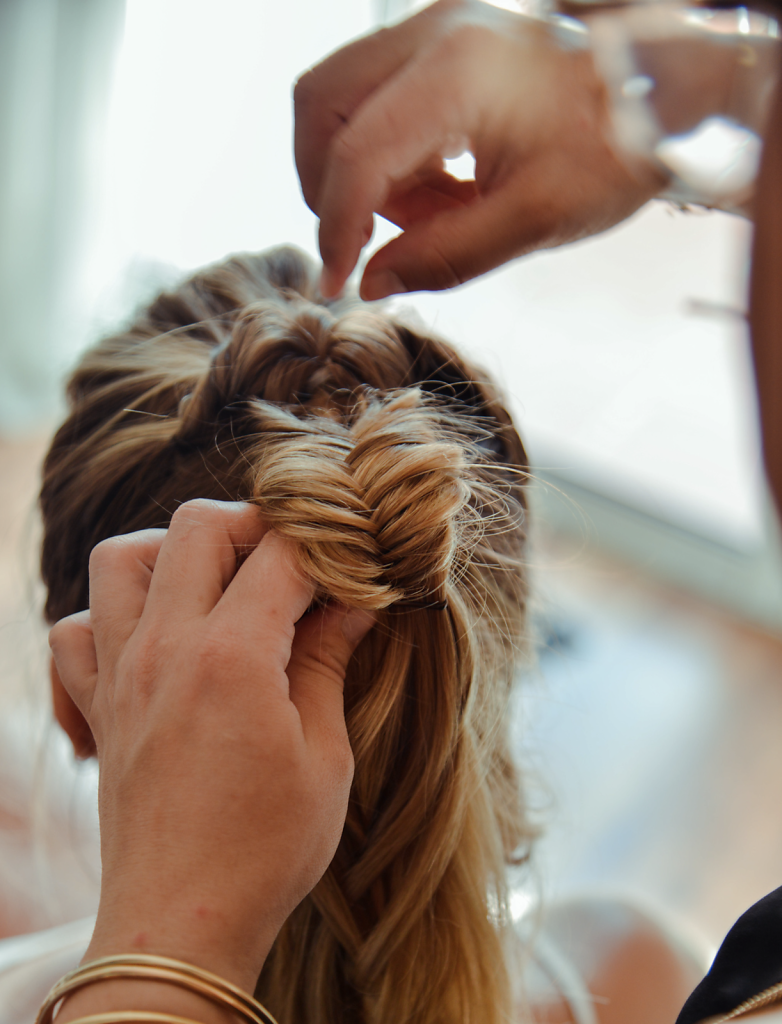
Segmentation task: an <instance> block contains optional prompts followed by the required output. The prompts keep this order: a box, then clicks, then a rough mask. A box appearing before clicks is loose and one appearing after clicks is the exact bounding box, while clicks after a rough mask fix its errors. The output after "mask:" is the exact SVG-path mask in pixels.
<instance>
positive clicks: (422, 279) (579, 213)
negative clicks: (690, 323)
mask: <svg viewBox="0 0 782 1024" xmlns="http://www.w3.org/2000/svg"><path fill="white" fill-rule="evenodd" d="M294 102H295V114H296V132H295V148H296V164H297V167H298V171H299V176H300V178H301V186H302V190H303V193H304V198H305V199H306V201H307V203H308V204H309V206H310V207H311V208H312V210H314V212H315V213H316V214H317V215H318V216H319V217H320V250H321V255H322V257H323V261H324V265H325V270H324V275H323V281H322V290H323V292H324V294H326V295H333V294H336V293H337V292H338V291H339V290H340V289H341V288H342V286H343V285H344V283H345V281H346V279H347V277H348V276H349V274H350V273H351V272H352V270H353V268H354V267H355V265H356V262H357V260H358V257H359V254H360V252H361V249H362V247H363V246H364V245H365V244H366V243H367V242H368V241H369V238H370V236H371V233H372V218H373V213H379V214H382V216H384V217H386V218H388V219H389V220H391V221H393V222H394V223H395V224H397V225H398V226H399V227H400V228H402V234H401V235H400V236H399V237H397V238H396V239H394V240H393V241H391V242H389V243H388V245H386V246H384V247H383V248H382V249H380V251H379V252H377V253H375V255H374V256H373V257H372V259H371V260H370V261H369V263H368V265H367V267H366V270H365V272H364V277H363V281H362V285H361V294H362V297H363V298H365V299H378V298H382V297H383V296H385V295H389V294H392V293H396V292H403V291H415V290H417V289H439V288H450V287H452V286H453V285H457V284H459V283H460V282H463V281H467V280H469V279H470V278H473V277H476V276H477V275H478V274H482V273H484V272H486V271H488V270H491V269H492V268H494V267H497V266H499V265H500V264H502V263H504V262H505V261H506V260H509V259H511V258H513V257H515V256H520V255H522V254H524V253H527V252H530V251H532V250H534V249H540V248H545V247H551V246H555V245H559V244H561V243H563V242H568V241H572V240H574V239H577V238H581V237H584V236H586V235H591V234H594V233H596V232H598V231H603V230H605V229H606V228H608V227H610V226H611V225H613V224H616V223H617V222H618V221H620V220H623V219H624V218H625V217H627V216H628V215H629V214H630V213H632V212H633V211H634V210H636V209H637V208H638V207H639V206H641V205H642V204H643V203H644V202H646V200H647V199H649V198H651V197H652V196H653V195H655V194H656V193H657V192H658V191H659V190H660V188H661V187H662V185H663V182H662V180H661V179H659V178H658V177H657V176H656V175H654V174H650V172H649V171H644V172H641V171H639V172H638V175H637V176H636V175H634V174H632V173H630V171H629V170H628V168H627V167H626V166H625V165H624V164H623V163H620V162H619V161H618V159H617V158H616V157H615V155H614V152H613V150H612V149H611V146H610V144H609V141H608V139H609V137H610V127H609V124H608V117H607V111H606V103H605V98H604V93H603V87H602V85H601V83H600V81H599V79H598V77H597V75H596V73H595V70H594V68H593V65H592V60H591V56H590V55H589V53H588V52H586V51H583V50H581V51H572V50H571V51H566V50H564V49H562V48H560V47H559V46H558V45H557V44H555V42H554V41H553V38H552V36H551V35H550V34H549V32H548V30H547V28H546V27H545V26H544V25H543V24H541V23H540V22H536V21H533V20H531V19H529V18H526V17H523V16H522V15H519V14H513V13H511V12H508V11H505V10H500V9H498V8H495V7H492V6H490V5H489V4H486V3H481V2H479V0H438V2H437V3H434V4H433V5H432V6H431V7H428V8H426V9H425V10H423V11H421V12H420V13H419V14H416V15H415V16H413V17H411V18H409V19H408V20H406V21H403V22H401V23H400V24H398V25H395V26H393V27H391V28H386V29H382V30H380V31H378V32H375V33H374V34H373V35H370V36H367V37H365V38H362V39H359V40H357V41H356V42H354V43H351V44H350V45H348V46H346V47H345V48H344V49H342V50H339V51H338V52H336V53H334V54H333V55H332V56H330V57H328V58H327V59H326V60H324V61H323V63H321V64H318V65H317V66H316V67H314V68H313V69H312V70H310V71H308V72H306V73H305V74H304V75H302V77H301V78H300V79H299V81H298V83H297V85H296V89H295V93H294ZM465 146H466V147H467V148H469V150H470V151H471V152H472V153H473V155H474V156H475V161H476V166H475V174H476V180H475V181H474V182H460V181H458V180H456V179H455V178H452V177H451V176H450V175H448V174H447V173H446V172H445V171H444V170H443V159H442V158H443V156H444V155H445V156H448V155H455V153H456V152H458V151H460V150H461V149H463V148H464V147H465Z"/></svg>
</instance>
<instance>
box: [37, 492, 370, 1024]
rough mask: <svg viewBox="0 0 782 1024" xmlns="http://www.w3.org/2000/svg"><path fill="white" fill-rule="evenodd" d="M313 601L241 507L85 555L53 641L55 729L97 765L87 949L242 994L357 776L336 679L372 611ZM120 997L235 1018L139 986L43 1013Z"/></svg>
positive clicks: (95, 990) (312, 873)
mask: <svg viewBox="0 0 782 1024" xmlns="http://www.w3.org/2000/svg"><path fill="white" fill-rule="evenodd" d="M312 599H313V588H312V586H311V585H310V584H309V583H308V582H307V581H306V580H304V579H303V578H301V577H300V576H299V575H298V574H297V573H296V572H294V570H293V568H292V561H291V551H290V548H289V545H288V542H286V541H284V540H283V539H282V538H280V537H279V535H277V534H275V533H274V532H268V533H267V532H265V530H264V527H263V525H262V524H261V523H260V521H259V518H258V514H257V511H256V510H255V509H254V508H252V507H251V506H247V505H243V504H231V503H221V502H212V501H191V502H188V503H187V504H185V505H183V506H182V507H181V508H180V509H179V510H178V511H177V512H176V513H175V515H174V517H173V520H172V522H171V526H170V528H169V529H168V530H167V531H160V530H150V531H143V532H141V533H136V534H131V535H128V536H125V537H117V538H114V539H112V540H109V541H105V542H104V543H102V544H100V545H98V547H96V548H95V550H94V551H93V554H92V557H91V559H90V604H91V611H90V612H82V613H79V614H77V615H72V616H70V617H69V618H67V619H63V620H62V621H61V622H59V623H57V625H56V626H54V628H53V629H52V631H51V634H50V644H51V648H52V655H53V662H54V668H53V683H54V688H55V691H56V692H58V691H59V696H58V698H57V700H58V701H59V712H60V718H61V721H62V722H63V724H64V725H65V726H66V728H68V729H69V731H71V733H72V736H73V738H74V740H75V744H76V747H77V750H78V751H80V752H81V753H82V754H84V753H87V752H88V751H89V744H90V742H91V741H92V742H94V745H95V748H96V749H97V755H98V759H99V762H100V768H101V773H100V790H99V811H100V819H101V857H102V862H103V878H102V884H101V899H100V908H99V911H98V919H97V924H96V928H95V933H94V936H93V939H92V942H91V944H90V947H89V950H88V951H87V955H86V958H85V959H86V960H93V959H95V958H97V957H101V956H108V955H112V954H119V953H130V952H148V953H156V954H160V955H164V956H170V957H174V958H175V959H179V960H184V961H187V962H190V963H194V964H197V965H199V966H201V967H204V968H206V969H208V970H211V971H213V972H215V973H216V974H219V975H221V976H222V977H224V978H226V979H228V980H229V981H232V982H234V983H235V984H237V985H239V986H241V987H242V988H244V989H245V990H247V991H252V990H253V988H254V985H255V981H256V979H257V977H258V974H259V972H260V969H261V967H262V965H263V962H264V959H265V957H266V955H267V953H268V951H269V948H270V946H271V944H272V942H273V940H274V937H275V935H276V933H277V931H278V930H279V928H280V926H281V925H282V923H283V922H284V920H285V918H286V917H287V916H288V914H289V913H290V912H291V910H293V908H294V907H295V906H296V905H297V904H298V903H299V902H300V901H301V899H303V897H304V896H305V895H306V894H307V893H308V892H309V891H310V889H311V888H312V887H313V886H314V885H315V883H316V882H317V881H318V879H319V878H320V877H321V875H322V874H323V872H324V871H325V869H326V867H327V866H328V864H329V862H330V860H331V858H332V857H333V855H334V851H335V850H336V847H337V843H338V841H339V837H340V833H341V830H342V824H343V821H344V817H345V813H346V808H347V799H348V793H349V790H350V784H351V780H352V773H353V758H352V754H351V750H350V745H349V743H348V738H347V733H346V729H345V721H344V715H343V707H342V685H343V680H344V675H345V670H346V667H347V664H348V661H349V659H350V656H351V654H352V652H353V650H354V648H355V646H356V645H357V643H358V642H359V641H360V639H361V637H362V636H363V635H364V633H365V632H366V631H367V629H368V628H369V626H370V625H371V623H372V617H371V616H370V615H368V614H367V613H365V612H347V611H346V610H345V609H344V608H339V607H327V608H326V609H324V610H319V611H314V612H310V613H309V614H308V613H307V609H308V607H309V606H310V603H311V601H312ZM88 734H89V737H91V740H90V738H89V737H88ZM260 823H262V825H263V827H259V824H260ZM123 1008H128V1009H136V1010H138V1009H144V1008H149V1009H156V1010H160V1011H167V1012H170V1013H181V1014H184V1015H185V1016H187V1014H188V1013H189V1014H191V1015H195V1018H196V1019H197V1020H200V1021H203V1022H204V1024H211V1022H212V1021H222V1020H224V1019H226V1020H227V1019H231V1018H230V1017H228V1016H224V1015H223V1014H222V1012H221V1011H219V1010H217V1009H215V1008H213V1007H211V1006H210V1004H208V1003H206V1002H204V1001H202V1000H201V999H200V998H199V997H194V996H192V995H190V994H189V993H187V992H180V991H179V990H177V989H175V988H174V987H173V986H168V985H159V984H151V985H150V984H148V983H141V982H136V981H133V982H110V983H109V982H107V983H102V984H99V985H96V986H92V987H90V988H88V989H84V990H83V991H81V992H79V993H76V994H75V995H74V996H72V997H71V998H69V999H67V1000H66V1002H65V1004H64V1008H63V1010H62V1011H61V1013H60V1014H59V1015H58V1018H57V1020H58V1024H66V1022H67V1021H69V1020H73V1019H75V1018H76V1017H79V1016H82V1015H85V1014H87V1013H91V1012H92V1013H95V1012H99V1011H101V1010H118V1009H123Z"/></svg>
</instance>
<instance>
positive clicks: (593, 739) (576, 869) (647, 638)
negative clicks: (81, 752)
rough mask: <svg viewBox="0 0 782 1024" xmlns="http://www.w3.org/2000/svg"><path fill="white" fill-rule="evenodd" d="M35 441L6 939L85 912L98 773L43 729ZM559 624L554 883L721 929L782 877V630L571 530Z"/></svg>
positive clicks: (6, 502)
mask: <svg viewBox="0 0 782 1024" xmlns="http://www.w3.org/2000/svg"><path fill="white" fill-rule="evenodd" d="M44 448H45V440H44V439H40V438H33V439H20V440H14V441H9V440H6V441H0V935H8V934H15V933H18V932H23V931H29V930H33V929H36V928H39V927H44V926H46V925H49V924H56V923H59V922H62V921H66V920H69V919H72V918H75V917H78V916H81V915H84V914H87V913H89V912H90V911H91V910H92V909H93V908H94V906H95V903H96V898H97V891H98V873H99V872H98V859H97V833H96V816H95V809H94V807H95V797H94V794H95V774H94V772H93V771H90V769H87V770H84V769H77V768H76V767H75V766H73V764H72V762H71V760H70V758H69V756H68V752H67V748H66V745H65V743H64V742H63V741H62V739H61V738H60V737H59V736H58V734H57V731H56V730H54V729H52V728H51V727H47V725H46V718H47V715H46V712H45V708H46V702H47V687H46V648H45V634H44V631H43V630H42V629H41V628H40V626H39V624H38V623H39V618H38V616H39V611H38V606H39V602H40V589H39V588H38V587H37V586H35V585H33V583H32V582H31V581H32V580H34V574H35V554H34V550H35V535H36V530H35V517H34V514H33V508H34V501H35V494H36V490H37V486H38V464H39V460H40V457H41V455H42V453H43V451H44ZM532 562H533V574H534V579H535V588H536V591H537V594H538V597H537V598H536V602H535V604H536V617H537V619H538V621H539V622H540V623H542V626H541V629H542V633H543V635H544V637H545V638H546V645H545V646H544V648H543V650H542V652H541V656H540V663H539V667H538V668H537V669H536V670H535V671H534V672H533V673H530V676H529V678H528V679H527V680H526V683H525V686H524V687H523V692H524V698H523V702H522V713H521V718H522V719H523V720H522V721H521V723H520V724H517V727H518V728H519V730H520V732H519V733H518V739H517V744H518V749H519V751H520V753H521V759H522V761H523V763H524V764H525V766H526V767H527V768H528V770H530V772H532V773H533V774H535V775H537V776H538V777H541V778H543V779H545V780H546V786H545V787H540V788H539V789H540V792H541V793H543V794H544V795H543V796H542V797H540V800H541V801H543V802H544V803H546V805H547V806H546V811H545V815H544V816H545V817H546V819H547V821H548V836H547V838H546V839H545V840H544V841H543V843H542V844H541V848H540V851H539V856H538V858H537V865H536V873H537V877H538V879H539V881H540V885H541V887H542V890H543V893H544V896H546V895H552V894H556V893H559V892H565V891H575V890H581V891H583V890H584V889H594V888H600V889H603V890H605V889H617V888H619V889H622V890H624V891H627V890H632V891H634V892H638V893H640V894H642V895H644V896H646V897H647V898H649V899H651V900H654V901H657V902H660V903H662V904H663V905H665V906H666V907H668V908H669V909H671V910H673V911H675V912H676V913H677V914H678V915H679V916H683V917H685V918H687V919H688V920H690V921H692V922H694V924H695V925H696V926H697V927H699V928H700V929H701V930H702V931H704V932H705V934H706V935H707V936H708V937H709V938H711V939H712V940H714V941H716V940H718V939H719V938H720V937H721V936H722V935H723V934H724V932H725V931H726V929H727V928H728V927H729V926H730V924H731V923H732V921H733V920H734V919H735V917H736V916H737V915H738V914H739V913H740V912H741V911H742V910H743V909H745V908H746V907H747V906H748V905H749V904H750V903H751V902H753V901H754V900H755V899H757V898H759V897H760V896H762V895H763V894H765V893H766V892H767V891H769V890H770V889H772V888H774V887H775V886H777V885H779V884H782V639H780V638H776V637H770V636H767V635H764V634H762V633H761V632H759V631H757V630H755V629H753V628H752V627H751V626H748V625H746V624H744V623H741V622H738V621H736V620H735V619H734V618H732V617H731V616H729V615H727V614H725V613H724V612H722V611H720V610H719V609H716V608H712V607H710V606H708V605H706V604H704V603H703V602H701V601H697V600H694V599H692V598H690V597H688V596H686V595H684V594H681V593H677V592H674V591H672V590H670V589H666V588H665V587H663V586H661V585H659V584H656V583H654V582H651V581H649V580H646V579H641V578H639V577H638V575H637V574H636V573H634V572H633V571H632V570H630V569H628V568H627V567H625V566H622V565H619V564H615V563H611V562H610V561H609V560H607V559H606V558H605V557H603V556H601V555H599V554H597V553H595V552H591V551H586V550H583V551H582V550H579V549H578V548H576V547H574V545H573V544H572V543H571V542H569V541H566V540H564V539H562V538H556V537H551V536H548V537H547V536H545V533H543V535H542V540H541V541H540V543H539V544H538V547H537V550H536V551H535V552H534V555H533V558H532Z"/></svg>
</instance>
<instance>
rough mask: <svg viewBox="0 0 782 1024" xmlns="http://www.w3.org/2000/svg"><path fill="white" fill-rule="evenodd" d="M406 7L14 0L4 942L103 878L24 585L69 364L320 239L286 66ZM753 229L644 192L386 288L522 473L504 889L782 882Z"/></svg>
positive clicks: (6, 315)
mask: <svg viewBox="0 0 782 1024" xmlns="http://www.w3.org/2000/svg"><path fill="white" fill-rule="evenodd" d="M414 6H419V5H416V4H413V3H408V2H407V0H340V2H339V3H337V4H330V5H325V4H322V3H319V2H315V0H289V2H287V3H284V4H283V3H279V2H272V0H222V2H221V3H220V4H217V3H215V2H213V0H211V2H210V0H4V2H3V3H2V4H0V323H1V324H2V330H0V495H2V501H0V936H2V935H10V934H15V933H19V932H25V931H31V930H34V929H36V928H41V927H45V926H47V925H50V924H56V923H60V922H63V921H67V920H70V919H72V918H74V917H78V916H83V915H85V914H88V913H90V912H92V911H93V909H94V907H95V903H96V896H97V891H98V879H99V858H98V853H97V825H96V813H95V785H96V776H95V771H94V768H93V767H91V766H89V765H88V766H77V765H75V764H74V763H73V759H72V757H71V755H70V753H69V751H68V749H67V745H66V743H65V741H64V739H63V738H62V737H61V736H60V735H59V734H58V732H57V730H56V729H55V728H54V727H53V726H52V725H51V722H50V715H49V712H48V706H47V700H46V676H47V669H46V649H45V636H44V631H43V629H42V628H41V626H40V624H39V620H40V612H39V605H40V594H39V588H38V584H37V583H36V555H35V544H36V532H37V526H36V520H35V510H34V503H35V495H36V487H37V480H38V466H39V462H40V458H41V456H42V454H43V451H44V450H45V446H46V439H47V436H48V434H49V433H50V432H51V430H52V428H53V427H54V426H55V425H56V423H57V420H58V417H59V416H60V415H61V412H62V408H63V406H62V397H61V391H62V380H63V376H64V374H66V373H67V370H68V368H69V366H70V365H71V364H72V363H73V361H74V359H75V358H76V356H77V355H78V353H79V351H80V350H81V349H82V348H83V347H84V346H85V345H87V344H89V343H90V342H91V341H94V340H96V339H97V338H98V337H99V336H100V335H101V334H102V333H103V332H105V331H106V330H108V329H111V328H113V327H114V326H116V325H117V324H118V323H119V322H121V321H122V320H123V319H125V318H127V317H128V316H129V314H130V313H131V312H132V311H133V309H134V308H135V307H136V306H137V304H138V303H139V302H141V301H144V300H145V299H147V298H149V297H150V295H151V294H152V293H153V292H154V290H155V289H156V288H159V287H161V285H165V284H166V283H169V282H171V281H173V280H175V279H176V278H177V277H179V276H180V275H181V274H182V273H183V272H185V271H188V270H190V269H192V268H195V267H197V266H200V265H202V264H204V263H208V262H211V261H214V260H218V259H220V258H222V257H223V256H225V255H226V254H228V253H230V252H235V251H241V250H248V249H262V248H265V247H267V246H270V245H274V244H277V243H280V242H292V243H295V244H296V245H299V246H300V247H302V248H303V249H305V250H307V251H309V252H311V253H312V254H313V255H316V254H317V250H316V246H315V230H316V225H315V220H314V217H313V216H312V214H311V213H310V212H309V211H308V210H307V208H306V207H305V205H304V203H303V201H302V199H301V196H300V193H299V189H298V184H297V179H296V176H295V172H294V166H293V159H292V152H291V129H292V123H291V99H290V94H291V83H292V82H293V80H294V78H295V77H296V75H297V74H299V73H300V72H301V71H302V70H303V69H304V68H306V67H307V66H308V65H309V64H311V63H313V62H315V61H317V60H318V59H320V58H321V57H322V56H324V55H325V54H326V53H327V52H328V51H329V50H331V49H334V48H336V47H337V46H339V45H340V44H341V43H343V42H344V41H346V40H347V39H349V38H351V37H353V36H356V35H358V34H361V33H363V32H365V31H368V30H369V29H371V28H373V27H374V26H376V25H378V24H381V23H383V22H385V21H388V20H392V19H394V18H396V17H398V16H400V15H402V14H404V13H405V12H407V11H409V10H410V9H411V8H412V7H414ZM503 6H509V7H513V6H514V5H513V4H512V2H510V0H509V2H508V3H506V4H503ZM455 169H456V170H457V171H458V172H459V173H462V174H464V175H469V174H470V160H469V158H466V157H465V158H461V159H460V160H459V162H458V163H457V164H456V165H455ZM392 233H393V231H392V229H391V227H390V226H389V225H383V224H379V225H378V228H377V232H376V238H375V241H374V242H373V245H375V244H377V243H378V242H379V241H382V240H383V239H385V238H387V237H390V236H391V234H392ZM749 239H750V230H749V227H748V225H747V224H746V223H745V222H744V221H742V220H740V219H739V218H736V217H731V216H728V215H724V214H720V213H713V212H712V213H709V212H705V211H689V212H682V211H679V210H677V209H674V208H673V207H671V206H670V205H668V204H665V203H654V204H650V205H649V206H648V207H647V208H645V209H644V210H642V211H640V212H639V214H637V215H636V216H635V217H634V218H633V219H632V220H631V221H630V222H628V223H626V224H625V225H623V226H621V227H620V228H617V229H615V230H613V231H611V232H608V233H607V234H605V235H603V236H601V237H599V238H597V239H593V240H590V241H587V242H582V243H578V244H576V245H572V246H569V247H567V248H565V249H561V250H557V251H556V252H546V253H541V254H538V255H535V256H532V257H528V258H527V259H525V260H523V261H521V262H518V263H516V264H514V265H512V266H510V267H507V268H505V269H504V270H502V271H499V272H496V273H494V274H492V275H490V276H488V277H487V278H484V279H482V280H481V281H479V282H475V283H473V284H470V285H468V286H465V287H463V288H461V289H460V290H459V291H458V292H456V293H453V294H448V295H440V294H432V295H421V296H414V297H411V298H406V299H405V301H404V302H403V303H399V305H401V306H403V307H405V308H407V309H409V308H410V307H412V308H414V309H415V311H416V312H417V315H418V316H419V317H420V318H421V319H422V320H423V321H424V322H425V323H426V324H427V325H429V326H430V327H432V328H434V329H435V330H436V331H438V332H440V333H441V334H443V335H444V336H446V337H448V338H450V339H451V340H453V341H455V342H457V343H458V344H459V345H460V346H461V347H463V348H464V349H465V350H466V351H467V352H469V354H470V355H471V356H472V357H473V358H474V359H475V360H476V361H478V362H481V363H483V364H484V365H486V366H487V367H488V368H489V369H490V370H492V371H494V372H495V373H496V374H498V375H499V377H500V379H501V381H502V382H503V384H504V386H505V387H506V389H507V391H508V393H509V395H510V400H511V403H512V407H513V409H514V412H515V415H516V417H517V420H518V423H519V425H520V427H521V431H522V433H523V435H524V437H525V440H526V442H527V444H528V448H529V453H530V457H531V460H532V463H533V468H534V474H535V484H534V488H533V498H532V516H531V522H532V531H533V543H532V548H531V555H530V572H531V574H532V578H533V587H534V592H535V600H534V610H533V618H534V623H535V630H536V636H537V642H538V648H539V650H538V659H537V664H536V667H535V668H533V669H531V670H530V671H529V673H528V674H527V677H526V678H525V679H524V680H523V685H522V687H520V699H519V701H518V706H517V708H516V711H515V716H514V730H515V737H516V739H515V742H516V747H517V750H518V753H519V757H520V760H521V761H522V763H523V764H524V765H525V767H526V768H527V769H528V771H529V774H530V778H531V779H532V780H534V790H535V800H536V803H537V806H538V807H539V813H540V816H541V819H542V820H543V821H544V822H545V824H546V829H547V836H546V838H545V839H544V840H543V842H542V843H541V846H540V850H539V853H538V856H537V860H536V863H535V865H534V867H533V873H532V875H531V876H528V877H527V878H525V879H523V880H520V881H519V890H518V893H517V895H516V898H515V904H514V905H515V907H516V909H517V910H519V911H521V910H522V909H523V908H524V907H525V906H526V905H528V903H529V902H530V900H532V899H533V898H535V897H536V894H538V893H542V894H543V896H544V898H547V899H550V898H555V897H556V896H557V895H560V894H563V893H568V892H573V891H584V890H587V889H590V890H593V889H595V888H600V889H602V890H606V889H613V890H623V891H628V890H630V891H633V892H635V893H640V894H641V895H642V896H644V897H646V898H647V899H649V900H652V901H656V902H658V903H660V904H662V905H664V906H666V907H667V908H668V909H670V910H671V911H673V912H674V913H677V914H679V915H680V916H681V917H683V918H685V919H687V920H689V921H691V922H693V924H694V925H695V926H696V927H697V928H699V929H700V930H701V931H702V932H703V933H704V934H706V935H707V936H708V937H709V938H710V939H712V940H714V941H716V940H718V939H719V938H720V937H721V935H722V934H723V933H724V932H725V930H726V929H727V928H728V926H729V925H730V924H731V923H732V921H733V919H734V918H735V916H737V914H738V913H740V912H741V911H742V910H743V909H744V908H745V907H746V906H748V905H749V903H751V902H752V901H753V900H755V899H757V898H759V897H760V896H761V895H763V894H765V893H766V892H767V891H768V890H770V889H771V888H773V887H775V886H776V885H778V884H782V820H780V815H779V812H778V808H779V807H780V806H782V781H781V780H782V743H780V736H782V681H781V676H782V643H781V642H780V636H781V635H782V634H781V633H780V630H782V560H781V559H780V557H779V544H778V539H777V528H776V523H775V520H774V517H773V514H772V511H771V508H770V504H769V501H768V498H767V495H766V491H765V487H764V483H763V479H762V472H761V468H760V457H759V443H758V434H757V426H756V419H755V416H756V413H755V408H754V396H753V391H752V377H751V366H750V361H749V355H748V343H747V330H746V323H745V315H744V313H745V303H746V297H745V293H746V277H747V254H748V245H749Z"/></svg>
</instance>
